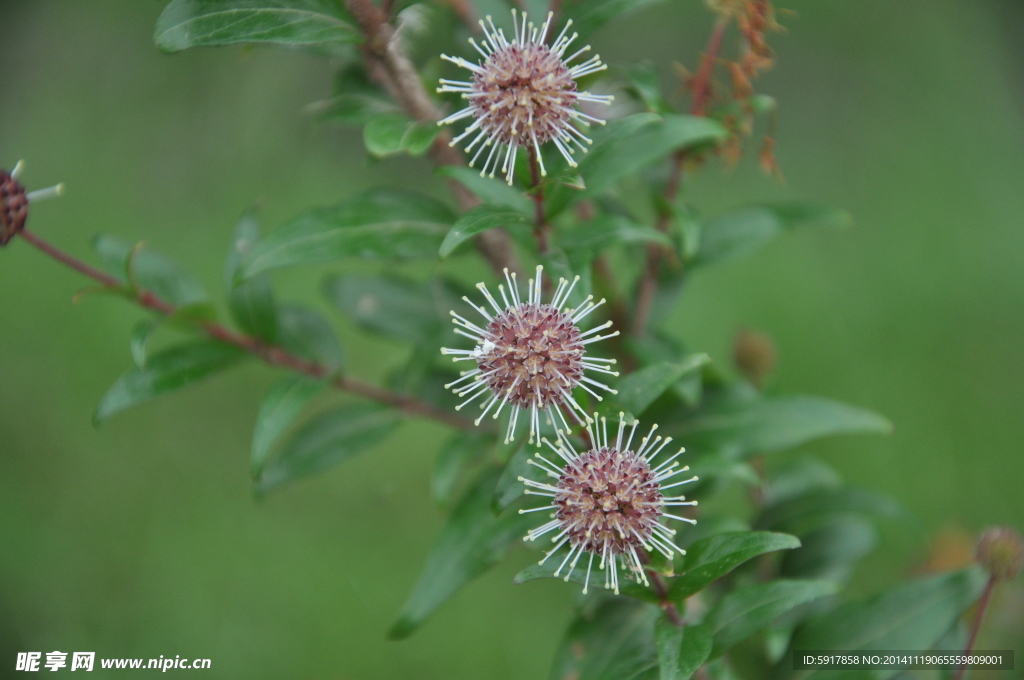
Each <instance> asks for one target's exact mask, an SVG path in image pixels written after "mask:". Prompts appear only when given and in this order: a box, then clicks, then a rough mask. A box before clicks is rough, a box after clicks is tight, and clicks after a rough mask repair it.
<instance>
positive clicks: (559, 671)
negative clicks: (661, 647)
mask: <svg viewBox="0 0 1024 680" xmlns="http://www.w3.org/2000/svg"><path fill="white" fill-rule="evenodd" d="M657 616H658V609H657V607H652V606H650V605H645V604H641V603H638V602H632V601H630V600H626V599H611V600H607V601H605V602H604V603H603V604H602V605H601V606H600V607H599V608H598V610H597V611H596V612H594V613H593V615H592V616H589V617H587V616H581V617H580V618H577V619H576V620H575V621H574V622H573V623H572V625H571V626H569V630H568V631H567V632H566V634H565V638H564V639H563V640H562V644H561V646H560V647H559V649H558V651H557V652H556V653H555V662H554V666H553V667H552V669H551V680H566V678H578V680H627V679H629V678H632V677H634V676H636V675H637V674H638V673H640V672H641V671H644V670H646V669H647V668H650V667H654V666H656V664H657V658H658V657H657V651H656V649H655V646H654V621H655V619H656V618H657Z"/></svg>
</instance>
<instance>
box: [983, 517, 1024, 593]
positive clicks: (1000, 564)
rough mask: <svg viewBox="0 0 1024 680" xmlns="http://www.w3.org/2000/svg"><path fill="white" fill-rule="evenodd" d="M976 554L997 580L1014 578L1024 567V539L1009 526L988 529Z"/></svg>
mask: <svg viewBox="0 0 1024 680" xmlns="http://www.w3.org/2000/svg"><path fill="white" fill-rule="evenodd" d="M974 554H975V556H977V558H978V562H979V563H980V564H981V566H983V567H985V569H986V570H987V571H988V573H989V574H991V576H992V578H994V579H996V580H997V581H1009V580H1011V579H1014V578H1016V577H1017V575H1018V574H1019V573H1020V571H1021V569H1022V568H1024V541H1022V540H1021V537H1020V534H1018V533H1017V532H1016V531H1014V530H1013V529H1011V528H1009V527H992V528H990V529H986V530H985V532H984V533H982V535H981V538H980V539H979V540H978V547H977V548H975V553H974Z"/></svg>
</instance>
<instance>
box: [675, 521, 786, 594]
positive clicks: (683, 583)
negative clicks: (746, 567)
mask: <svg viewBox="0 0 1024 680" xmlns="http://www.w3.org/2000/svg"><path fill="white" fill-rule="evenodd" d="M799 547H800V540H799V539H798V538H797V537H796V536H790V535H788V534H777V533H772V532H770V531H736V532H728V533H723V534H717V535H715V536H710V537H708V538H705V539H702V540H699V541H697V542H696V543H694V544H693V545H691V546H690V547H689V548H688V549H687V551H686V557H685V558H684V561H683V570H682V571H683V575H682V576H680V577H679V578H677V579H676V580H675V582H674V583H673V584H672V587H671V588H669V593H668V596H669V598H670V599H672V600H673V601H674V602H683V601H684V600H686V598H688V597H690V596H691V595H693V594H695V593H698V592H700V591H701V590H703V589H704V588H706V587H708V586H709V585H711V584H712V583H713V582H715V581H716V580H718V579H720V578H721V577H723V576H725V575H726V574H728V573H729V572H730V571H732V570H733V569H735V568H736V567H738V566H740V565H741V564H743V563H744V562H746V561H747V560H750V559H753V558H755V557H757V556H758V555H764V554H765V553H770V552H775V551H777V550H792V549H793V548H799Z"/></svg>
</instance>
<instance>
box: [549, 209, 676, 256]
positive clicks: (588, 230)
mask: <svg viewBox="0 0 1024 680" xmlns="http://www.w3.org/2000/svg"><path fill="white" fill-rule="evenodd" d="M558 243H559V245H561V246H562V248H564V249H565V250H566V251H567V252H573V251H577V250H589V251H592V252H595V253H596V252H598V251H600V250H603V249H604V248H607V247H609V246H613V245H617V244H620V243H622V244H626V243H654V244H658V245H663V246H668V247H671V246H672V239H670V238H669V237H668V236H666V235H665V234H663V233H661V232H660V231H658V230H657V229H654V228H652V227H648V226H646V225H643V224H637V223H636V222H634V221H632V220H630V219H629V218H627V217H623V216H622V215H601V216H600V217H597V218H595V219H593V220H590V221H589V222H585V223H583V224H580V225H579V226H577V227H574V228H572V229H570V230H568V231H566V232H564V233H563V234H561V235H560V236H559V237H558Z"/></svg>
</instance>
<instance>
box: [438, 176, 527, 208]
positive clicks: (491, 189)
mask: <svg viewBox="0 0 1024 680" xmlns="http://www.w3.org/2000/svg"><path fill="white" fill-rule="evenodd" d="M437 174H439V175H441V176H442V177H447V178H449V179H453V180H455V181H457V182H458V183H459V184H461V185H463V186H464V187H466V188H467V189H469V190H470V191H471V192H473V193H474V194H475V195H476V197H477V198H479V199H480V200H481V201H483V202H484V203H489V204H491V205H496V206H505V207H508V208H512V209H513V210H515V211H516V212H518V213H521V214H522V215H524V216H526V217H530V216H531V215H532V214H533V202H532V201H530V199H529V198H528V197H527V196H526V195H525V194H523V192H521V191H520V190H519V189H516V188H514V187H510V186H509V185H508V184H506V183H505V182H501V181H499V180H496V179H493V178H491V177H481V176H480V173H479V171H477V170H474V169H473V168H467V167H466V166H464V165H443V166H441V167H439V168H438V169H437Z"/></svg>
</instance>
